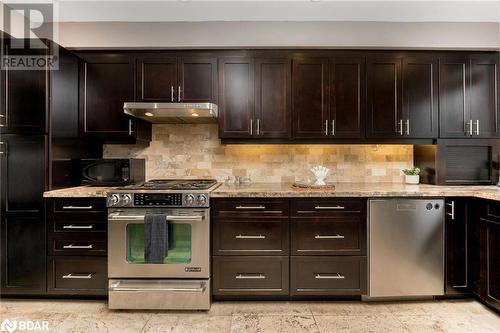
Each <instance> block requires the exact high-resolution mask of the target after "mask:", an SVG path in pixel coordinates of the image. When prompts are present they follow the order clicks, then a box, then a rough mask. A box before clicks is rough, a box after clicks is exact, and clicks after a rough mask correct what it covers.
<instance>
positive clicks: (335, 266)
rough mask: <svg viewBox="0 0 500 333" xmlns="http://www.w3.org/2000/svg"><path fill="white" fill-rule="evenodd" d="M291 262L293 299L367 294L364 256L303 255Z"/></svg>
mask: <svg viewBox="0 0 500 333" xmlns="http://www.w3.org/2000/svg"><path fill="white" fill-rule="evenodd" d="M290 262H291V263H290V281H291V282H290V294H291V295H292V296H298V295H307V296H333V295H363V294H366V286H367V262H366V257H355V256H344V257H341V256H336V257H327V256H308V257H306V256H303V257H291V259H290Z"/></svg>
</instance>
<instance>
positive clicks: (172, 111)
mask: <svg viewBox="0 0 500 333" xmlns="http://www.w3.org/2000/svg"><path fill="white" fill-rule="evenodd" d="M123 110H124V112H125V113H126V114H128V115H130V116H133V117H136V118H140V119H143V120H146V121H149V122H151V123H154V124H190V123H193V124H199V123H216V122H217V117H218V115H219V112H218V108H217V105H216V104H213V103H125V104H124V105H123Z"/></svg>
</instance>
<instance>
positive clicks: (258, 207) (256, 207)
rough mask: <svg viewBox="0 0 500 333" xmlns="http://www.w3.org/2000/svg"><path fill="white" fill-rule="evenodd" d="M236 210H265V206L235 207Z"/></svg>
mask: <svg viewBox="0 0 500 333" xmlns="http://www.w3.org/2000/svg"><path fill="white" fill-rule="evenodd" d="M235 208H236V209H266V206H236V207H235Z"/></svg>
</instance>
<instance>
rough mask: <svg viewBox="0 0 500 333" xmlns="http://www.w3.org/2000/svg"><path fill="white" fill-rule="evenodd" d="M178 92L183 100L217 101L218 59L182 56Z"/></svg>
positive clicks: (179, 99) (178, 98) (179, 97)
mask: <svg viewBox="0 0 500 333" xmlns="http://www.w3.org/2000/svg"><path fill="white" fill-rule="evenodd" d="M179 87H180V89H179ZM177 92H178V95H177V100H178V101H181V102H193V103H198V102H200V103H206V102H211V103H217V59H216V58H199V57H190V58H181V59H180V61H179V86H178V87H177Z"/></svg>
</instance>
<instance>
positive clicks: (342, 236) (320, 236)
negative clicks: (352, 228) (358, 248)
mask: <svg viewBox="0 0 500 333" xmlns="http://www.w3.org/2000/svg"><path fill="white" fill-rule="evenodd" d="M314 238H315V239H344V238H345V236H344V235H316V236H314Z"/></svg>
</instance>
